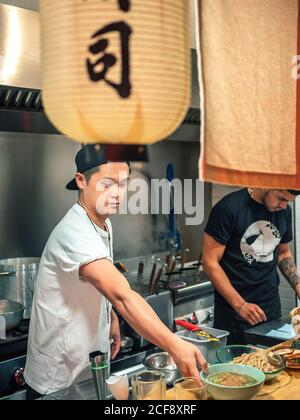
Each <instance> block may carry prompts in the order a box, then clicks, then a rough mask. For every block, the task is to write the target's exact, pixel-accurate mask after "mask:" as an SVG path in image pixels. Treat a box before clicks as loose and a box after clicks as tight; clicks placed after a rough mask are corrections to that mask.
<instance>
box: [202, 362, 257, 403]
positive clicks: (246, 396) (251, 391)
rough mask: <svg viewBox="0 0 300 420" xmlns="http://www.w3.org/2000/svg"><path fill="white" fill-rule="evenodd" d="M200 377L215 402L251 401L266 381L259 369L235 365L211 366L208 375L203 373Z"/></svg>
mask: <svg viewBox="0 0 300 420" xmlns="http://www.w3.org/2000/svg"><path fill="white" fill-rule="evenodd" d="M200 377H201V380H202V381H203V382H204V383H205V385H206V389H207V392H208V393H209V395H210V396H211V397H212V398H213V399H214V400H251V399H252V398H254V397H255V396H256V395H257V394H258V393H259V392H260V390H261V388H262V386H263V384H264V381H265V375H264V373H263V372H262V371H260V370H259V369H256V368H254V367H252V366H247V365H235V364H233V363H223V364H217V365H210V366H209V367H208V373H205V372H203V371H202V372H201V374H200Z"/></svg>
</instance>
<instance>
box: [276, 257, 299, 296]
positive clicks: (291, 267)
mask: <svg viewBox="0 0 300 420" xmlns="http://www.w3.org/2000/svg"><path fill="white" fill-rule="evenodd" d="M278 267H279V269H280V271H281V273H282V275H283V276H284V277H285V279H286V280H287V281H288V282H289V284H290V285H291V286H292V288H293V289H294V290H295V292H296V293H297V294H298V296H299V297H300V275H299V273H298V272H297V267H296V264H295V262H294V258H293V257H292V256H291V255H290V256H286V257H284V258H282V259H280V261H279V262H278Z"/></svg>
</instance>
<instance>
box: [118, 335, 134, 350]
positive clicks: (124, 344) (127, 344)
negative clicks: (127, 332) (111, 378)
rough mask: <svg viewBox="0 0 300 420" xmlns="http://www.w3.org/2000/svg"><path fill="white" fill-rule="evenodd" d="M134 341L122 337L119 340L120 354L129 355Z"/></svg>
mask: <svg viewBox="0 0 300 420" xmlns="http://www.w3.org/2000/svg"><path fill="white" fill-rule="evenodd" d="M133 346H134V341H133V339H132V338H131V337H123V338H122V340H121V349H120V351H121V353H123V354H126V353H130V352H131V351H132V349H133Z"/></svg>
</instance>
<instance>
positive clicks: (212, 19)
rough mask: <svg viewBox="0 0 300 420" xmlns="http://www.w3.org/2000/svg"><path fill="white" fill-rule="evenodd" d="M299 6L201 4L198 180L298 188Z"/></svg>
mask: <svg viewBox="0 0 300 420" xmlns="http://www.w3.org/2000/svg"><path fill="white" fill-rule="evenodd" d="M299 9H300V0H263V1H262V0H242V1H241V0H199V40H200V43H199V48H200V54H199V57H200V61H201V63H200V69H201V71H200V79H201V90H202V98H201V99H202V121H203V125H202V133H201V143H202V147H201V158H200V165H199V166H200V178H201V179H204V180H205V181H210V182H215V183H219V184H228V185H239V186H255V187H261V188H291V189H300V80H299V78H300V65H299V63H300V16H299ZM297 56H299V57H297Z"/></svg>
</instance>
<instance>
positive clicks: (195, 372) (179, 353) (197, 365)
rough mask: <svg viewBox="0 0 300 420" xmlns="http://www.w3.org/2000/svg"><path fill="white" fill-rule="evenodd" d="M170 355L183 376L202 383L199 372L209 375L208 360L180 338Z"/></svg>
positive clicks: (170, 350) (194, 347)
mask: <svg viewBox="0 0 300 420" xmlns="http://www.w3.org/2000/svg"><path fill="white" fill-rule="evenodd" d="M169 353H170V355H171V356H172V358H173V359H174V362H175V364H176V366H177V367H178V369H179V370H180V372H181V374H182V376H185V377H192V378H196V379H197V381H199V382H200V376H199V370H203V371H204V372H205V373H208V366H207V362H206V360H205V359H204V357H203V355H202V353H201V352H200V350H198V349H197V347H196V346H194V345H193V344H190V343H187V342H185V341H183V340H181V339H180V338H178V340H177V341H176V342H175V344H174V343H173V346H172V349H169Z"/></svg>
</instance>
